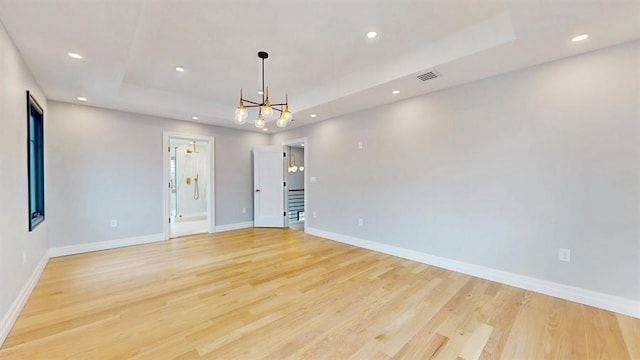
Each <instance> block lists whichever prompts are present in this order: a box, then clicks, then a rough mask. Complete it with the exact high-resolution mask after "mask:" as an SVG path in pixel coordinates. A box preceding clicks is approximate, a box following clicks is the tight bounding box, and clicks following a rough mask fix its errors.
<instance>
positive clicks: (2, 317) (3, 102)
mask: <svg viewBox="0 0 640 360" xmlns="http://www.w3.org/2000/svg"><path fill="white" fill-rule="evenodd" d="M27 90H29V91H31V92H32V94H33V96H34V97H35V98H36V100H37V101H38V103H39V104H40V106H42V107H43V108H44V126H45V133H44V134H45V135H44V136H45V139H44V141H45V147H46V150H45V162H44V164H45V196H46V198H45V206H46V208H45V221H44V223H41V224H40V225H39V226H38V227H37V228H36V229H34V231H33V232H29V222H28V213H29V210H28V207H27V205H28V187H27V184H28V182H27V111H26V110H27V100H26V91H27ZM0 127H1V129H2V130H1V131H0V344H1V343H2V341H3V337H4V336H6V332H7V331H8V326H9V325H10V324H11V323H12V320H11V319H10V317H12V316H14V315H17V313H16V306H18V305H17V304H18V302H17V299H18V298H19V295H20V294H21V293H23V292H22V289H23V287H24V286H25V285H26V284H27V283H28V282H29V279H30V277H31V276H32V274H33V273H34V271H36V270H37V268H38V264H39V263H40V262H41V260H42V259H43V257H44V256H45V254H46V252H47V248H48V244H47V236H48V228H49V226H50V224H51V219H50V217H49V214H50V211H51V208H50V207H49V195H50V194H51V192H50V191H51V190H50V187H49V180H50V179H49V176H48V170H49V169H50V164H49V157H48V152H49V148H50V147H49V143H48V136H49V133H50V130H51V124H50V122H49V112H48V109H47V102H46V99H45V97H44V95H43V94H42V91H41V90H40V89H39V88H38V85H37V84H36V82H35V81H34V79H33V76H32V75H31V72H30V71H29V69H28V68H27V67H26V65H25V63H24V62H23V61H22V58H21V57H20V54H19V53H18V51H17V49H16V48H15V46H14V45H13V42H12V41H11V39H10V38H9V36H8V35H7V32H6V30H5V28H4V27H3V26H2V24H0ZM23 252H24V253H25V254H26V262H25V263H24V264H23V263H22V256H23V255H22V254H23ZM17 310H19V309H17Z"/></svg>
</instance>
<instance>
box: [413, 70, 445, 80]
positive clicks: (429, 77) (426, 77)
mask: <svg viewBox="0 0 640 360" xmlns="http://www.w3.org/2000/svg"><path fill="white" fill-rule="evenodd" d="M439 77H440V75H439V74H438V73H437V72H435V71H429V72H427V73H424V74H422V75H418V76H417V78H418V80H420V81H429V80H432V79H435V78H439Z"/></svg>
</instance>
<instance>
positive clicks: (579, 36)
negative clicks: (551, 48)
mask: <svg viewBox="0 0 640 360" xmlns="http://www.w3.org/2000/svg"><path fill="white" fill-rule="evenodd" d="M588 38H589V34H582V35H578V36H576V37H574V38H573V39H571V41H573V42H579V41H582V40H587V39H588Z"/></svg>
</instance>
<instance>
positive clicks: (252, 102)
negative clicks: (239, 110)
mask: <svg viewBox="0 0 640 360" xmlns="http://www.w3.org/2000/svg"><path fill="white" fill-rule="evenodd" d="M242 101H244V102H248V103H249V104H254V105H264V103H262V104H261V103H257V102H255V101H251V100H246V99H242ZM245 106H248V105H245Z"/></svg>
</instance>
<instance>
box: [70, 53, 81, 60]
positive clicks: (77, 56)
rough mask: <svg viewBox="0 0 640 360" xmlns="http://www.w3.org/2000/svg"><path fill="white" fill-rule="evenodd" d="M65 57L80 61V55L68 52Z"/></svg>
mask: <svg viewBox="0 0 640 360" xmlns="http://www.w3.org/2000/svg"><path fill="white" fill-rule="evenodd" d="M67 55H69V57H72V58H74V59H82V55H80V54H78V53H74V52H70V53H67Z"/></svg>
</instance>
